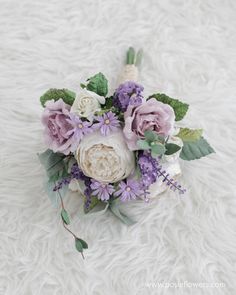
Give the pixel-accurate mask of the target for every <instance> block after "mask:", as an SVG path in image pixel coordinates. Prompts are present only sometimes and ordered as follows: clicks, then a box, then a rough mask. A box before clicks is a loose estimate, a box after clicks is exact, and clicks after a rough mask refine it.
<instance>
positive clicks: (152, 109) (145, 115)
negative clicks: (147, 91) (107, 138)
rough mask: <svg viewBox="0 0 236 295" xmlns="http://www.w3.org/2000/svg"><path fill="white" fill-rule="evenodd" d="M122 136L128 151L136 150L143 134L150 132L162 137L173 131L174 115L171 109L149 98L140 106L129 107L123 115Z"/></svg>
mask: <svg viewBox="0 0 236 295" xmlns="http://www.w3.org/2000/svg"><path fill="white" fill-rule="evenodd" d="M124 118H125V127H124V130H123V132H124V135H125V137H126V140H127V145H128V147H129V149H130V150H137V149H138V147H137V145H136V143H137V140H138V139H143V138H144V132H145V131H147V130H151V131H154V132H156V133H157V134H159V135H162V136H165V137H166V136H168V135H171V134H172V133H173V131H174V122H175V113H174V110H173V109H172V107H170V106H169V105H167V104H164V103H162V102H160V101H157V100H156V99H155V98H151V99H149V100H148V101H146V102H144V103H143V104H141V105H140V106H132V105H129V106H128V109H127V111H126V112H125V114H124Z"/></svg>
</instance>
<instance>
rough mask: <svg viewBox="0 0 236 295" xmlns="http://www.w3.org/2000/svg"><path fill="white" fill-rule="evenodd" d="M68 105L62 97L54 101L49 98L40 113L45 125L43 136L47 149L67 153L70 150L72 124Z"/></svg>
mask: <svg viewBox="0 0 236 295" xmlns="http://www.w3.org/2000/svg"><path fill="white" fill-rule="evenodd" d="M69 111H70V106H69V105H67V104H65V103H64V101H63V100H62V99H59V100H57V101H55V102H54V100H49V101H48V102H47V103H46V107H45V109H44V112H43V114H42V123H43V125H44V126H45V130H44V137H45V142H46V144H47V145H48V147H49V149H51V150H53V151H54V152H61V153H63V154H65V155H68V154H69V153H70V152H71V151H72V150H71V148H72V144H73V133H72V132H71V131H72V129H73V126H72V125H71V124H70V123H69V122H68V119H70V116H69V114H70V112H69Z"/></svg>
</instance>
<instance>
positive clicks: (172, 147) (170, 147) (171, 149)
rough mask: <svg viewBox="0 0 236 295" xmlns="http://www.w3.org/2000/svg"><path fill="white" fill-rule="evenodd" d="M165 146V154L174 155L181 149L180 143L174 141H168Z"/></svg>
mask: <svg viewBox="0 0 236 295" xmlns="http://www.w3.org/2000/svg"><path fill="white" fill-rule="evenodd" d="M165 147H166V151H165V155H172V154H174V153H176V152H178V151H179V150H180V149H181V147H180V146H179V145H177V144H174V143H167V144H166V145H165Z"/></svg>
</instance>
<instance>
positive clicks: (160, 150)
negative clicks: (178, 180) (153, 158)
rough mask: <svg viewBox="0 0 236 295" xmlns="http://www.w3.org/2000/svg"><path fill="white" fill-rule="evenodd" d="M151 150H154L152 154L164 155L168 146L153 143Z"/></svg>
mask: <svg viewBox="0 0 236 295" xmlns="http://www.w3.org/2000/svg"><path fill="white" fill-rule="evenodd" d="M151 151H152V154H154V155H162V154H164V153H165V151H166V148H165V146H164V145H162V144H154V145H151Z"/></svg>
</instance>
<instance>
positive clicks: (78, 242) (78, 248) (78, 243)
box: [75, 238, 84, 252]
mask: <svg viewBox="0 0 236 295" xmlns="http://www.w3.org/2000/svg"><path fill="white" fill-rule="evenodd" d="M75 248H76V249H77V251H79V252H83V249H84V248H83V245H82V243H81V242H80V239H78V238H75Z"/></svg>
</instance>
